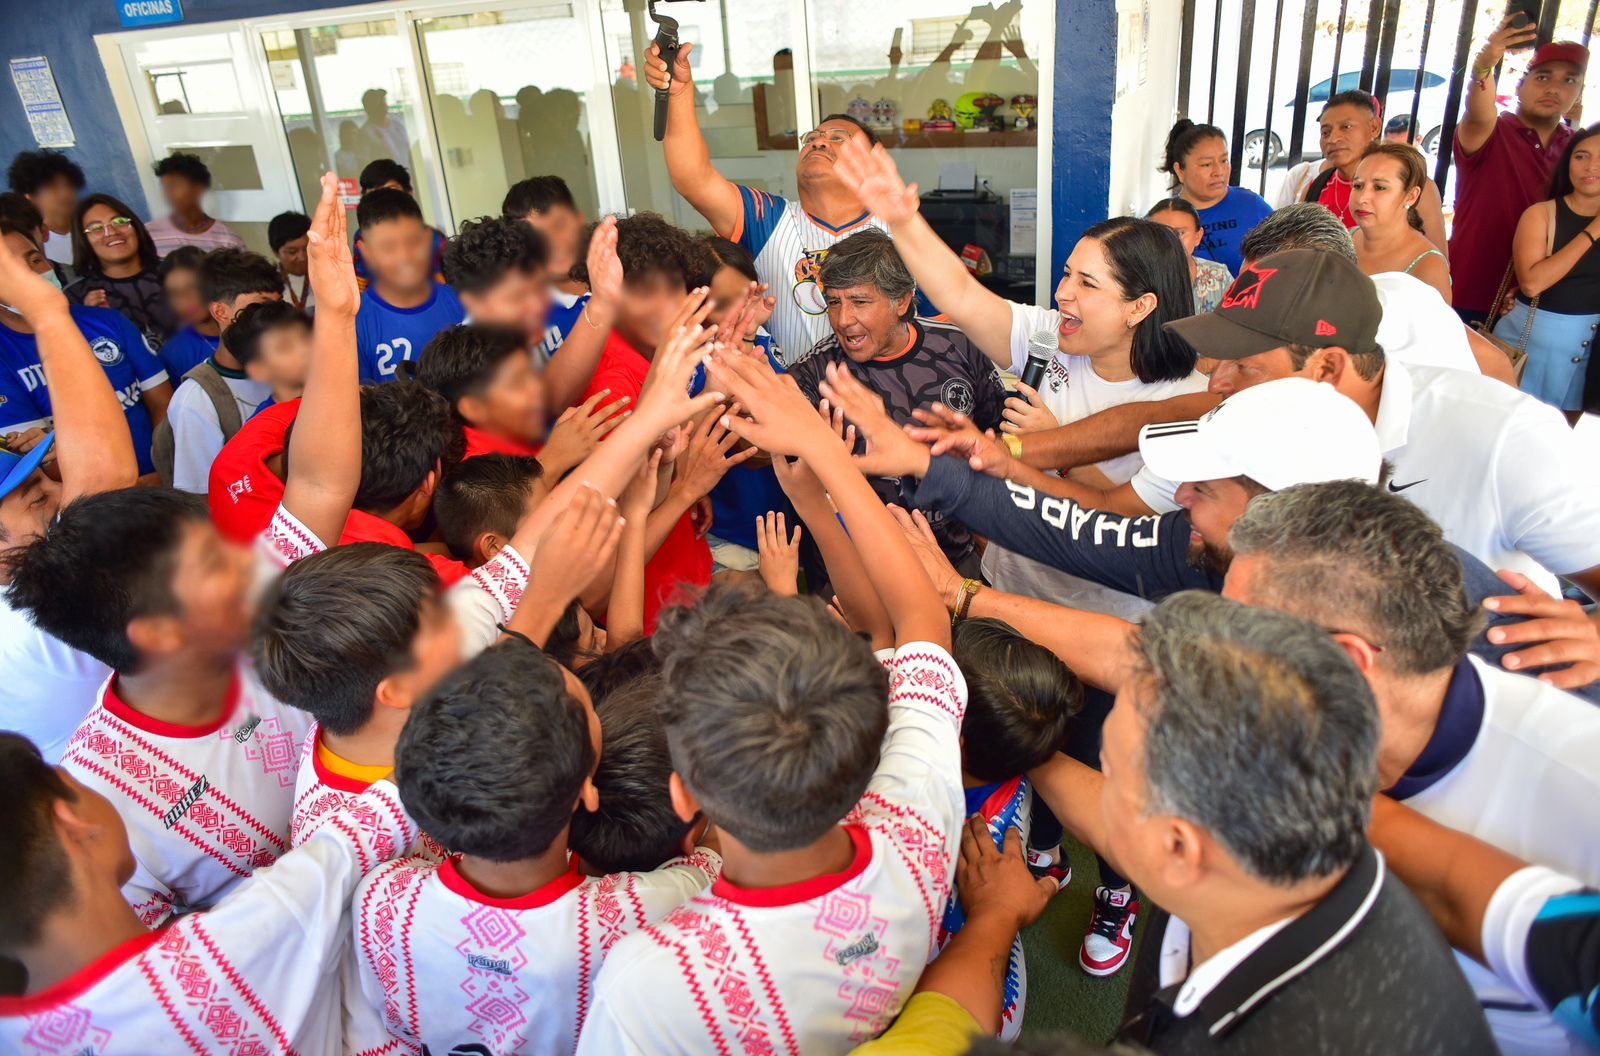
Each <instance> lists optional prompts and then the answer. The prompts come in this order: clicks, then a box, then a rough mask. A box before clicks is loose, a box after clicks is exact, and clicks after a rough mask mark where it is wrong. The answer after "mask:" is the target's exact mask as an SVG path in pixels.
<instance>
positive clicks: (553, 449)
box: [539, 389, 632, 486]
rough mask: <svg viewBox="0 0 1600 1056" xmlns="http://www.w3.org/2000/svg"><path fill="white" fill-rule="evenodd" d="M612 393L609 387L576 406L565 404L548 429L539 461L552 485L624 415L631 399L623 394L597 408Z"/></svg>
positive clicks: (617, 424) (618, 423)
mask: <svg viewBox="0 0 1600 1056" xmlns="http://www.w3.org/2000/svg"><path fill="white" fill-rule="evenodd" d="M609 395H611V390H610V389H601V390H600V391H599V392H597V393H595V394H594V395H593V396H590V397H589V398H588V399H587V400H585V401H583V402H582V403H580V404H579V405H578V406H576V407H568V408H567V409H566V410H565V411H563V412H562V414H561V417H560V418H557V419H556V424H555V427H554V428H552V429H551V430H550V439H549V440H547V441H546V442H545V445H544V449H543V450H541V451H540V452H539V462H540V464H542V465H543V466H544V468H545V472H546V473H548V474H550V478H551V482H552V486H553V485H554V482H555V481H557V480H560V479H561V477H562V476H564V475H565V474H566V472H567V471H568V470H570V469H572V468H574V467H575V466H577V465H578V463H580V462H582V461H583V460H584V459H586V458H588V457H589V456H590V455H591V454H593V453H594V449H595V448H596V447H599V446H600V441H601V440H602V439H604V438H605V435H606V434H607V433H609V432H611V430H613V429H615V428H616V427H617V426H619V425H621V424H622V422H623V419H624V418H626V417H627V416H626V414H625V413H624V412H625V409H626V408H627V405H628V404H629V403H630V402H632V401H631V400H630V398H629V397H627V396H624V397H622V398H621V399H619V400H615V401H613V402H611V403H608V404H606V405H605V406H604V407H601V408H600V409H599V410H596V409H595V407H596V405H597V404H599V402H600V401H601V400H603V399H605V398H606V397H607V396H609Z"/></svg>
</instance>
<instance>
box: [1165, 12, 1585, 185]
mask: <svg viewBox="0 0 1600 1056" xmlns="http://www.w3.org/2000/svg"><path fill="white" fill-rule="evenodd" d="M1597 9H1600V0H1544V3H1543V5H1542V7H1541V9H1540V12H1539V30H1540V40H1541V41H1545V40H1552V39H1554V40H1572V39H1576V40H1581V41H1582V42H1583V43H1584V44H1585V45H1588V44H1589V43H1590V40H1591V38H1592V37H1593V36H1594V33H1595V25H1596V15H1597V13H1600V12H1597ZM1504 13H1505V0H1183V34H1182V38H1181V41H1182V42H1181V45H1180V52H1179V74H1178V114H1179V115H1180V116H1188V117H1190V118H1192V119H1193V120H1195V121H1201V120H1202V119H1203V120H1204V121H1205V122H1206V123H1209V124H1216V125H1219V126H1220V127H1221V128H1222V129H1223V130H1224V131H1226V132H1228V133H1229V138H1228V142H1229V144H1230V146H1231V150H1232V161H1233V180H1234V182H1235V183H1242V184H1245V185H1247V186H1248V185H1250V184H1256V185H1257V189H1258V190H1259V191H1260V192H1261V193H1263V194H1265V193H1266V191H1267V184H1268V172H1269V170H1270V169H1272V168H1273V167H1274V166H1275V165H1280V164H1287V165H1294V164H1296V163H1298V162H1300V161H1301V160H1302V159H1303V158H1304V157H1305V155H1306V154H1307V153H1308V148H1309V152H1310V153H1312V154H1313V155H1314V154H1315V153H1316V152H1317V150H1318V149H1319V148H1318V142H1317V136H1316V132H1315V128H1316V125H1315V121H1316V119H1317V117H1318V115H1319V112H1320V110H1321V101H1322V100H1325V99H1326V98H1327V97H1328V95H1329V94H1331V93H1333V92H1338V91H1345V90H1347V89H1350V88H1362V89H1364V90H1366V91H1369V92H1371V93H1372V94H1373V95H1374V96H1376V97H1377V99H1378V100H1379V102H1380V105H1381V107H1382V109H1381V114H1382V116H1383V119H1384V120H1385V121H1386V122H1387V121H1388V120H1389V119H1391V118H1392V117H1395V116H1398V114H1404V113H1407V112H1408V111H1409V116H1410V118H1411V122H1410V128H1411V135H1412V136H1413V137H1414V142H1416V144H1417V145H1418V146H1419V147H1421V148H1422V149H1423V150H1424V152H1425V153H1428V154H1430V155H1433V156H1434V157H1435V158H1436V162H1435V168H1434V179H1435V181H1436V182H1437V183H1438V185H1439V186H1440V187H1441V188H1443V187H1444V186H1445V185H1446V181H1447V179H1448V177H1449V173H1450V163H1451V153H1452V152H1451V150H1450V145H1451V143H1452V142H1453V141H1454V137H1455V127H1456V121H1457V118H1458V116H1459V115H1460V113H1461V104H1462V99H1463V97H1464V95H1465V92H1466V78H1467V76H1468V70H1467V68H1468V66H1469V65H1470V64H1471V61H1472V56H1473V54H1474V51H1475V48H1477V47H1481V46H1482V44H1483V41H1484V40H1485V39H1487V37H1488V35H1489V33H1491V32H1492V31H1493V30H1494V28H1495V27H1497V26H1498V25H1499V23H1500V20H1501V18H1502V17H1503V16H1504ZM1286 16H1287V17H1286ZM1267 19H1270V20H1271V21H1270V22H1268V21H1266V20H1267ZM1402 41H1403V42H1404V44H1403V47H1401V48H1400V57H1399V58H1398V59H1397V57H1396V54H1397V44H1401V43H1402ZM1263 51H1266V52H1268V54H1262V52H1263ZM1525 57H1526V55H1525V54H1524V59H1525ZM1290 70H1292V71H1293V73H1292V75H1291V73H1290ZM1263 73H1265V77H1264V78H1263V77H1262V74H1263ZM1499 73H1500V71H1497V78H1498V79H1497V88H1498V92H1499V94H1500V96H1501V97H1502V103H1503V104H1504V103H1506V101H1507V99H1506V97H1509V96H1511V95H1513V94H1514V92H1515V86H1514V82H1513V81H1512V80H1511V78H1510V77H1499ZM1219 79H1220V80H1219ZM1230 81H1231V83H1230ZM1597 92H1600V77H1597V76H1595V75H1594V73H1593V71H1591V76H1590V77H1589V85H1588V87H1587V88H1586V89H1585V96H1586V98H1588V99H1590V100H1593V101H1594V102H1595V103H1596V104H1597V105H1596V106H1594V107H1593V108H1591V109H1589V110H1586V113H1587V114H1588V119H1589V120H1594V119H1595V117H1596V116H1600V98H1597ZM1391 100H1393V101H1394V103H1395V105H1396V107H1397V110H1396V112H1394V113H1391V110H1390V106H1389V104H1390V101H1391ZM1308 120H1309V121H1310V122H1312V123H1311V124H1309V125H1308V123H1307V122H1308ZM1435 120H1437V122H1438V123H1437V124H1434V121H1435ZM1308 140H1309V142H1308ZM1256 162H1259V165H1257V164H1255V163H1256ZM1257 169H1259V171H1257Z"/></svg>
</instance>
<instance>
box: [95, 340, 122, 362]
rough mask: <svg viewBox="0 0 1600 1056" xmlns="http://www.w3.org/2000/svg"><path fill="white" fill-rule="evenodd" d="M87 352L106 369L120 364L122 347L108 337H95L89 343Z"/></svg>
mask: <svg viewBox="0 0 1600 1056" xmlns="http://www.w3.org/2000/svg"><path fill="white" fill-rule="evenodd" d="M89 351H91V352H93V353H94V358H95V359H98V360H99V361H100V362H102V363H104V364H105V365H106V366H108V367H114V366H116V365H117V364H118V363H121V362H122V346H121V345H119V344H117V343H116V342H115V341H113V340H111V339H110V338H109V337H97V338H95V339H94V340H93V341H91V342H89Z"/></svg>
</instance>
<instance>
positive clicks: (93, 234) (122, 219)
mask: <svg viewBox="0 0 1600 1056" xmlns="http://www.w3.org/2000/svg"><path fill="white" fill-rule="evenodd" d="M132 223H133V218H132V217H129V216H113V217H112V218H111V222H110V223H109V224H102V223H101V222H100V221H98V220H96V221H95V222H94V223H92V224H88V225H87V226H85V227H84V229H83V233H84V234H86V235H88V236H89V237H90V238H99V237H100V236H102V235H104V234H105V233H106V229H107V228H111V229H113V230H117V231H120V230H122V229H123V228H125V227H127V226H128V225H130V224H132Z"/></svg>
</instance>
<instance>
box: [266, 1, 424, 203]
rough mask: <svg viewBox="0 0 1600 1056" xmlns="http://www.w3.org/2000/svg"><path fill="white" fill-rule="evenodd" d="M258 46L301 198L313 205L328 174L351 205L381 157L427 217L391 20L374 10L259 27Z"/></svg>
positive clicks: (413, 109)
mask: <svg viewBox="0 0 1600 1056" xmlns="http://www.w3.org/2000/svg"><path fill="white" fill-rule="evenodd" d="M261 44H262V47H263V48H264V49H265V52H266V58H267V67H268V69H269V70H270V72H271V75H272V87H273V91H274V92H275V93H276V95H277V102H278V111H279V113H280V114H281V117H282V122H283V130H284V135H285V136H286V137H287V140H288V144H289V154H290V156H291V157H292V158H293V160H294V178H295V182H296V183H297V184H298V185H299V188H300V194H301V197H302V198H303V199H304V201H305V204H306V205H307V206H308V207H309V206H313V205H315V204H316V201H317V198H318V195H319V191H318V189H317V182H318V181H319V180H320V179H321V177H322V174H323V173H324V172H334V173H336V174H337V175H338V177H339V186H340V190H341V192H342V194H343V195H344V198H345V204H346V205H347V206H348V207H350V208H352V209H353V208H355V205H356V202H357V200H358V199H359V198H360V194H361V191H360V185H359V183H358V181H359V179H360V176H361V170H362V169H364V168H366V166H367V165H369V164H371V163H372V162H374V161H377V160H380V159H384V158H388V159H392V160H394V161H397V162H399V163H400V164H401V165H404V166H405V167H406V169H407V170H409V172H410V174H411V187H412V193H413V195H414V196H415V197H416V199H417V202H418V203H419V204H420V205H421V206H422V213H423V216H424V217H426V218H427V219H428V222H429V223H436V214H437V212H438V210H437V209H436V208H435V198H434V175H433V169H432V166H431V163H430V159H431V157H432V150H431V149H430V147H429V146H428V144H427V142H426V138H425V137H426V136H427V133H428V129H427V128H426V127H425V126H426V115H424V114H421V113H419V109H418V106H417V91H416V81H415V79H414V78H413V76H412V69H413V56H412V53H411V47H410V44H409V42H408V40H407V39H406V37H405V36H403V35H402V33H401V23H400V22H399V21H398V20H397V19H395V18H392V17H383V18H372V19H370V20H366V21H351V22H340V23H335V24H330V25H315V26H303V27H299V28H292V29H269V30H265V31H263V32H262V33H261Z"/></svg>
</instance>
